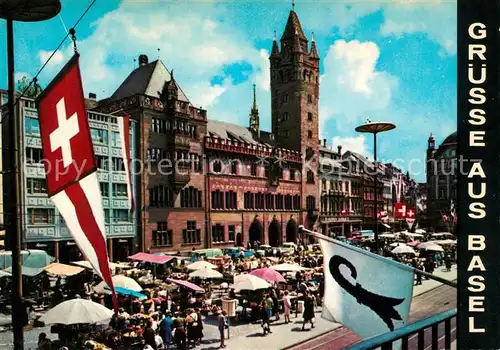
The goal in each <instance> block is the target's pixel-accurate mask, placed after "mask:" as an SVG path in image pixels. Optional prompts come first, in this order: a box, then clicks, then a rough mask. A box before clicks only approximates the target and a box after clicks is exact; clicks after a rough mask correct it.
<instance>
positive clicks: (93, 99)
mask: <svg viewBox="0 0 500 350" xmlns="http://www.w3.org/2000/svg"><path fill="white" fill-rule="evenodd" d="M96 99H97V95H96V94H95V93H93V92H89V100H92V101H95V100H96Z"/></svg>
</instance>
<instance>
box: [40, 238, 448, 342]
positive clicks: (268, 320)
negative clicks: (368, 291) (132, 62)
mask: <svg viewBox="0 0 500 350" xmlns="http://www.w3.org/2000/svg"><path fill="white" fill-rule="evenodd" d="M421 241H422V242H425V239H423V238H421ZM381 242H382V244H381V247H382V253H383V254H384V255H386V256H387V257H389V258H392V259H394V260H396V261H399V262H401V263H405V264H408V265H411V266H413V267H414V268H416V269H419V270H422V271H425V272H427V273H430V274H432V273H433V271H434V269H435V268H436V267H440V266H444V267H445V268H446V269H447V270H449V269H450V268H451V265H452V263H453V260H454V259H455V246H454V245H453V244H447V245H445V248H444V249H443V250H442V251H432V250H424V249H421V250H419V249H417V248H416V249H415V252H416V253H415V254H413V253H405V254H393V253H391V251H393V249H394V247H397V246H399V245H401V244H404V245H406V244H411V243H414V244H413V245H414V246H416V243H419V242H416V241H415V240H411V239H408V237H405V235H400V236H397V235H396V236H395V238H394V239H384V240H382V241H381ZM348 243H349V244H353V245H357V246H359V247H361V248H366V249H371V248H370V247H371V246H370V244H371V242H370V239H369V238H362V237H358V238H356V239H351V240H349V242H348ZM448 243H449V242H448ZM254 244H255V249H254V251H259V249H261V246H260V244H259V243H258V242H255V243H254ZM244 253H245V252H244V249H243V248H240V250H239V252H234V251H233V253H231V254H227V255H226V256H223V257H220V256H219V257H216V258H213V259H210V258H207V257H204V256H195V257H194V258H193V256H191V258H190V259H189V260H188V259H184V258H181V257H177V259H174V260H172V262H171V263H168V264H166V265H165V266H160V267H158V266H157V267H155V268H153V267H152V265H150V264H137V263H132V262H131V263H129V264H128V265H129V268H126V269H123V270H117V271H115V274H123V275H127V276H129V277H131V278H133V279H134V280H136V281H138V282H140V283H141V284H143V287H144V290H142V292H141V293H142V294H143V295H144V296H145V297H144V298H142V300H141V299H140V298H137V296H136V295H121V296H120V298H119V302H120V309H119V312H118V313H117V314H115V315H114V316H113V317H112V319H111V322H110V323H109V325H108V326H101V328H99V330H97V331H96V330H95V329H94V330H87V331H86V332H83V334H86V336H82V335H81V334H80V335H79V336H78V337H79V341H78V342H77V341H75V339H74V338H73V339H71V337H70V336H66V337H61V334H60V335H59V338H63V339H66V340H68V341H66V342H64V341H61V339H58V341H54V342H51V341H50V340H49V337H48V336H47V335H46V334H45V333H43V334H41V335H40V342H39V348H40V349H58V348H60V346H66V347H67V348H68V349H71V348H75V349H77V348H78V345H76V344H77V343H78V344H80V346H82V348H83V347H84V346H85V347H87V348H91V347H90V345H89V344H90V343H91V344H94V345H93V346H94V347H93V348H102V349H106V348H108V349H153V350H160V349H167V348H174V347H175V348H177V349H191V348H196V347H199V346H200V345H201V344H202V343H203V342H204V340H207V339H206V335H205V334H204V333H205V330H206V325H207V323H208V324H209V325H210V327H211V328H212V330H213V328H214V326H215V328H216V329H217V337H218V341H219V342H220V344H219V347H220V348H225V347H226V343H225V340H226V332H227V328H228V327H229V319H230V315H229V314H228V312H229V310H227V309H224V307H223V301H224V300H236V301H237V302H236V304H235V305H237V306H238V307H237V309H238V310H233V311H234V314H233V315H231V320H233V321H232V322H237V323H239V324H242V323H245V322H254V323H260V325H261V327H262V336H266V335H268V334H271V333H273V323H274V322H275V321H278V320H280V319H281V317H283V318H284V323H285V324H288V323H290V322H291V316H292V315H295V317H296V318H301V320H302V330H305V329H306V328H307V327H308V326H310V327H311V328H314V327H315V308H316V307H317V306H320V305H321V302H322V299H323V294H324V277H323V257H322V254H321V251H320V249H319V246H318V245H309V246H306V245H302V244H300V243H299V244H297V245H296V246H295V248H294V251H293V252H292V253H291V254H282V253H281V252H280V251H279V250H277V249H267V250H266V251H265V252H264V254H255V255H253V256H247V255H246V254H244ZM195 261H198V262H207V263H211V264H213V265H214V266H213V269H214V270H216V271H218V272H219V273H220V274H221V276H222V277H221V278H215V279H212V278H208V279H203V278H191V277H190V276H189V273H190V270H189V264H190V263H193V262H195ZM283 263H287V264H290V265H292V266H296V267H297V270H296V271H282V272H280V273H281V275H282V277H283V278H284V279H285V280H286V282H285V283H274V282H272V281H271V282H270V283H269V284H270V285H271V286H270V287H268V288H259V289H255V290H235V289H234V288H232V280H233V279H234V278H235V277H236V276H239V275H245V274H248V273H251V272H252V271H254V270H256V269H266V268H270V267H272V266H274V265H278V264H283ZM122 265H123V264H122ZM152 271H154V273H155V276H154V277H153V278H152V281H153V283H152V282H151V274H152ZM172 279H174V280H177V281H188V280H189V281H190V282H192V283H194V284H193V285H194V286H195V287H197V288H198V289H196V288H194V287H193V285H182V284H181V285H172V284H171V283H170V282H169V281H171V280H172ZM44 280H45V282H44V283H42V284H43V285H44V287H43V288H44V289H45V288H49V287H47V286H48V282H47V277H44ZM145 281H148V282H147V283H146V282H145ZM98 282H99V281H98V279H95V276H93V275H92V273H90V271H88V272H86V273H83V274H81V275H79V276H78V277H75V278H69V279H68V278H66V279H65V280H64V281H63V280H62V279H61V278H58V279H57V281H56V283H55V284H54V283H52V284H53V286H52V287H50V288H49V289H51V290H52V293H50V295H51V296H52V303H58V302H61V301H62V300H63V299H68V298H71V297H72V296H75V295H76V296H78V293H82V295H83V296H84V298H87V299H91V300H94V301H95V302H98V303H101V304H104V305H106V306H107V307H109V308H112V301H111V297H110V295H109V293H107V294H106V293H104V294H98V293H97V292H96V290H95V287H96V284H97V283H98ZM421 283H422V275H421V274H418V273H417V274H416V284H417V285H418V284H421ZM144 284H147V285H148V286H146V285H144ZM193 288H194V289H193ZM45 294H46V293H44V295H45ZM79 331H81V329H79ZM81 333H82V332H81ZM66 334H73V333H71V332H67V333H66ZM213 337H214V334H213V332H212V333H211V334H210V338H211V340H212V341H213Z"/></svg>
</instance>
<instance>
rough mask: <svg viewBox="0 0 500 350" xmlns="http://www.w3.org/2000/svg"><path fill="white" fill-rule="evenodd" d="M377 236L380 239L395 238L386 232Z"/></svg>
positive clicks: (392, 234)
mask: <svg viewBox="0 0 500 350" xmlns="http://www.w3.org/2000/svg"><path fill="white" fill-rule="evenodd" d="M378 236H379V237H380V238H396V235H395V234H394V233H388V232H385V233H382V234H380V235H378Z"/></svg>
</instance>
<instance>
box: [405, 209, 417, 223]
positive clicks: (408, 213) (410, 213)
mask: <svg viewBox="0 0 500 350" xmlns="http://www.w3.org/2000/svg"><path fill="white" fill-rule="evenodd" d="M416 213H417V212H416V211H415V208H413V207H408V208H406V218H407V219H410V220H414V219H415V216H416Z"/></svg>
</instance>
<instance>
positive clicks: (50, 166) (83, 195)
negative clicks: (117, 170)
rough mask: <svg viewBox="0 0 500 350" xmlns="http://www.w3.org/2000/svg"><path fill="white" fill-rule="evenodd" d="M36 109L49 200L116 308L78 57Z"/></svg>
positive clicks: (76, 56) (39, 99) (73, 59)
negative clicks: (108, 289)
mask: <svg viewBox="0 0 500 350" xmlns="http://www.w3.org/2000/svg"><path fill="white" fill-rule="evenodd" d="M37 107H38V119H39V122H40V137H41V139H42V151H43V155H44V158H45V159H44V166H45V176H46V179H47V189H48V194H49V197H50V199H51V200H52V202H53V203H54V205H55V206H56V208H57V209H58V210H59V212H60V214H61V216H62V217H63V219H64V221H65V223H66V226H67V227H68V230H69V232H70V233H71V235H72V236H73V239H74V240H75V243H76V244H77V245H78V247H79V248H80V250H81V251H82V253H83V254H84V255H85V256H86V258H87V259H88V260H89V262H90V263H91V264H92V267H93V268H94V270H95V272H96V273H97V274H98V275H100V276H101V277H102V279H103V280H104V282H105V283H106V284H107V285H108V286H109V287H110V289H111V291H112V293H113V301H114V303H115V309H117V307H118V304H117V300H116V294H115V292H114V288H113V281H112V279H111V270H110V269H109V260H108V251H107V244H106V228H105V225H104V210H103V207H102V199H101V192H100V188H99V181H98V179H97V166H96V160H95V155H94V147H93V145H92V139H91V137H90V128H89V125H88V120H87V111H86V109H85V102H84V97H83V87H82V79H81V75H80V67H79V55H78V54H76V55H75V56H73V57H72V58H71V60H70V61H69V62H68V63H67V64H66V66H64V68H63V69H62V70H61V71H60V72H59V74H58V75H57V76H56V77H55V78H54V80H53V81H52V82H51V83H50V84H49V86H48V87H47V88H46V89H45V90H44V92H43V93H42V94H41V95H40V96H39V98H38V100H37Z"/></svg>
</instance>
